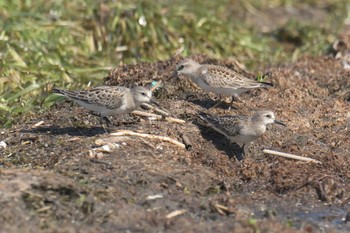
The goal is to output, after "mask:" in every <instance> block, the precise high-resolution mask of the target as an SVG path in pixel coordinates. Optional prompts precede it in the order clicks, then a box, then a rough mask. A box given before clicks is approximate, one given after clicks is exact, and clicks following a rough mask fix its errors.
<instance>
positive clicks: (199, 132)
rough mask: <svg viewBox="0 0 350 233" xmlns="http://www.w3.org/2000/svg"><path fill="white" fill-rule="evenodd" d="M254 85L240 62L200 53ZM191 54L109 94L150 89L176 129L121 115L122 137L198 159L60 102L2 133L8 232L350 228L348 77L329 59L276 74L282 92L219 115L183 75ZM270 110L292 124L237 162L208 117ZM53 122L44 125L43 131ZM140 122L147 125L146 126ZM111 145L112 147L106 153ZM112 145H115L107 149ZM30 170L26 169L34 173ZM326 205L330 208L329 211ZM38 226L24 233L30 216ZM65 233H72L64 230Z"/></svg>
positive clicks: (248, 98)
mask: <svg viewBox="0 0 350 233" xmlns="http://www.w3.org/2000/svg"><path fill="white" fill-rule="evenodd" d="M193 58H194V59H195V60H197V61H199V62H201V63H209V64H220V65H225V66H228V67H229V68H231V69H235V70H237V71H238V72H241V73H243V74H246V75H248V76H250V77H251V78H253V77H254V75H252V74H251V73H248V72H246V71H244V69H243V68H242V67H240V66H239V65H238V64H237V63H236V62H234V61H218V60H214V59H209V58H207V57H205V56H194V57H193ZM181 59H182V58H181V57H176V58H172V59H170V60H167V61H159V62H156V63H141V64H137V65H125V66H121V67H118V68H116V69H114V70H112V71H111V73H110V76H109V77H108V78H107V79H106V84H108V85H116V84H118V85H121V84H122V85H126V86H130V85H133V84H137V85H149V84H151V83H152V81H159V80H162V82H163V85H162V86H161V87H160V88H159V89H157V90H156V91H155V96H156V97H157V98H158V100H159V102H160V104H161V105H162V107H163V108H164V109H167V110H169V112H171V114H172V116H174V117H177V118H181V119H183V120H185V121H186V123H185V124H176V123H172V122H166V121H154V120H149V119H145V118H140V117H134V118H133V119H130V118H127V117H120V118H119V119H116V118H115V119H114V122H115V123H117V122H119V127H118V128H116V129H113V131H114V130H119V129H129V130H134V131H138V132H142V133H148V134H154V135H162V136H168V137H171V138H173V139H176V140H179V141H181V140H182V139H181V135H183V134H185V135H186V136H187V137H188V138H189V139H190V141H191V144H192V150H191V151H187V150H184V149H182V148H179V147H177V146H175V145H172V144H170V143H168V142H164V141H160V140H151V139H144V138H139V137H133V136H123V137H116V138H113V139H111V136H109V135H107V134H105V133H104V130H103V129H102V128H101V127H100V126H99V123H98V119H97V118H96V117H94V116H91V115H90V114H89V113H88V112H87V111H86V110H84V109H82V108H80V107H78V106H76V105H72V104H71V103H67V102H64V103H60V104H57V105H56V106H55V107H53V108H52V109H51V111H50V112H46V113H40V114H38V115H33V116H29V117H27V118H22V119H20V120H19V121H18V124H17V125H15V126H13V128H11V129H2V130H1V134H0V141H3V140H4V141H5V142H6V144H7V148H6V149H1V166H2V167H3V168H4V169H3V171H1V173H0V174H1V179H0V186H1V187H3V188H2V189H1V190H2V191H1V195H0V200H1V203H2V206H3V208H2V211H1V212H0V219H2V220H3V221H2V222H4V224H3V225H4V229H6V230H7V231H19V230H21V229H28V231H33V232H34V231H35V232H37V231H38V230H39V229H42V230H45V231H48V232H52V231H57V232H61V231H71V232H74V231H77V230H78V229H80V230H82V229H83V230H82V231H86V232H96V231H99V232H101V231H113V230H114V231H120V232H137V231H145V232H154V231H168V232H203V231H207V232H228V231H234V230H236V231H237V232H241V231H247V232H251V231H257V229H259V230H260V231H267V232H299V231H308V232H310V231H314V230H315V231H316V230H318V229H325V228H327V231H328V230H329V232H341V231H349V230H350V225H349V224H350V223H349V222H346V221H345V219H346V215H347V214H349V213H348V208H350V205H349V200H350V196H349V191H348V190H350V169H349V168H350V157H349V152H350V146H349V145H350V134H349V132H350V131H349V128H350V104H349V71H346V70H344V69H343V68H342V66H341V64H339V62H338V61H337V60H335V59H332V58H328V57H319V58H303V59H301V60H300V61H298V62H297V63H295V64H291V65H285V66H281V67H272V68H271V69H270V70H269V71H270V72H271V74H272V75H271V77H270V80H269V81H271V82H273V83H274V85H275V87H274V88H268V89H259V90H254V91H251V92H249V93H246V94H243V95H242V96H241V97H242V100H243V103H236V107H237V110H229V109H228V108H227V106H225V105H224V106H223V107H222V108H220V107H218V108H212V109H208V106H211V105H212V104H213V103H214V100H215V99H217V96H215V95H214V94H205V93H203V92H202V91H201V90H197V89H195V88H194V87H192V86H191V85H189V84H190V83H189V82H188V81H187V80H186V79H184V78H183V77H180V79H176V78H172V75H173V72H174V69H175V66H176V63H177V62H178V61H179V60H181ZM256 109H271V110H273V111H274V112H275V113H276V115H277V117H278V118H279V119H281V120H283V121H284V122H285V123H286V124H287V125H288V127H287V128H283V127H279V126H272V127H269V130H268V132H267V133H266V134H265V135H264V136H263V137H262V138H261V139H259V140H257V141H256V142H255V143H254V144H253V145H252V146H251V147H250V150H249V153H248V156H247V157H246V158H245V159H244V160H242V161H238V160H237V159H236V157H235V155H236V154H237V150H238V149H239V148H238V147H237V146H235V145H230V143H229V141H228V140H226V139H225V138H224V137H223V136H221V135H220V134H217V133H215V132H214V131H213V130H211V129H210V128H208V127H207V126H206V125H205V124H204V123H203V122H202V121H201V120H200V119H199V118H198V112H200V111H207V112H210V113H211V114H250V113H251V112H252V111H253V110H256ZM40 121H43V123H42V124H40V125H36V123H38V122H40ZM135 122H136V123H135ZM101 140H104V141H105V142H106V143H105V144H106V145H110V146H109V150H106V147H104V149H103V148H101ZM111 140H112V141H113V143H112V144H113V146H112V144H108V143H107V142H110V141H111ZM264 148H268V149H272V150H277V151H283V152H287V153H293V154H297V155H304V156H308V157H311V158H314V159H317V160H319V161H321V162H322V164H311V163H304V162H298V161H293V160H287V159H284V158H276V157H275V156H271V155H264V154H263V153H262V150H263V149H264ZM23 167H24V168H23ZM325 204H326V205H325ZM28 216H29V218H30V224H29V225H30V227H27V228H24V224H25V223H27V224H28V222H27V218H28ZM57 225H64V226H65V228H57Z"/></svg>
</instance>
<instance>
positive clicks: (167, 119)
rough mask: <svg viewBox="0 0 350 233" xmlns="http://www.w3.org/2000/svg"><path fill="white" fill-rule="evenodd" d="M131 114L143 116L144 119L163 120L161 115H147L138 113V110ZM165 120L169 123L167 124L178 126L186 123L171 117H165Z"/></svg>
mask: <svg viewBox="0 0 350 233" xmlns="http://www.w3.org/2000/svg"><path fill="white" fill-rule="evenodd" d="M132 114H135V115H138V116H144V117H154V118H156V119H157V120H162V119H163V117H162V116H161V115H157V114H153V113H148V112H142V111H138V110H135V111H133V112H132ZM165 120H166V121H169V122H174V123H178V124H184V123H186V121H184V120H181V119H177V118H173V117H165Z"/></svg>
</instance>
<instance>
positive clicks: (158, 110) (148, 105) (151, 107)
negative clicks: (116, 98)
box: [142, 103, 169, 117]
mask: <svg viewBox="0 0 350 233" xmlns="http://www.w3.org/2000/svg"><path fill="white" fill-rule="evenodd" d="M142 106H143V107H145V108H147V109H153V110H154V111H155V112H156V113H158V114H160V115H162V116H163V117H168V116H169V113H168V112H166V111H163V110H161V109H159V108H156V107H153V106H152V105H150V104H147V103H143V104H142Z"/></svg>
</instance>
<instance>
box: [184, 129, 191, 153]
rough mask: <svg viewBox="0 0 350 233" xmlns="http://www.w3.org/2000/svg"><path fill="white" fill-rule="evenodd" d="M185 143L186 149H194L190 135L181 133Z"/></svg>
mask: <svg viewBox="0 0 350 233" xmlns="http://www.w3.org/2000/svg"><path fill="white" fill-rule="evenodd" d="M181 137H182V141H183V143H184V144H185V145H186V150H191V149H192V144H191V142H190V140H189V139H188V137H187V136H186V135H185V134H184V133H183V134H182V135H181Z"/></svg>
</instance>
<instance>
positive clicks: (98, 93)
mask: <svg viewBox="0 0 350 233" xmlns="http://www.w3.org/2000/svg"><path fill="white" fill-rule="evenodd" d="M125 91H126V89H124V88H121V89H116V88H114V87H111V88H105V87H96V88H93V89H91V90H88V91H80V92H78V93H77V94H76V95H75V98H74V97H71V96H69V97H70V98H72V99H76V100H79V101H83V102H86V103H89V104H95V105H97V106H101V107H106V108H108V109H116V108H119V107H121V106H122V105H123V101H122V97H123V95H124V94H125Z"/></svg>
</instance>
